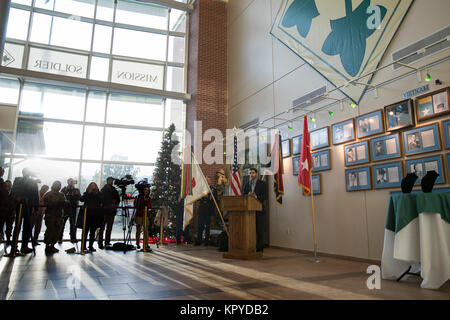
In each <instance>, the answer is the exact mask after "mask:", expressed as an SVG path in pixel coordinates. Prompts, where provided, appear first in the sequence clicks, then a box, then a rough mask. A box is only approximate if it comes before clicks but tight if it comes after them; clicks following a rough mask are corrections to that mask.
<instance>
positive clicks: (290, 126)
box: [288, 122, 293, 131]
mask: <svg viewBox="0 0 450 320" xmlns="http://www.w3.org/2000/svg"><path fill="white" fill-rule="evenodd" d="M288 129H289V131H292V129H293V127H292V122H291V124H289V125H288Z"/></svg>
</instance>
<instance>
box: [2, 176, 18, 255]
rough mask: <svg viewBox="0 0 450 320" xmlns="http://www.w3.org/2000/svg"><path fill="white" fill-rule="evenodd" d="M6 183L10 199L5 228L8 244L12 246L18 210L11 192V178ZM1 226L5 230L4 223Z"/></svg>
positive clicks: (7, 206) (7, 205)
mask: <svg viewBox="0 0 450 320" xmlns="http://www.w3.org/2000/svg"><path fill="white" fill-rule="evenodd" d="M5 184H6V188H7V191H8V200H7V201H8V202H7V204H6V218H5V222H6V230H5V233H6V245H7V246H10V245H11V235H12V230H13V224H14V218H15V216H16V214H15V213H16V211H15V206H14V199H13V197H12V194H11V189H12V183H11V181H10V180H6V181H5ZM0 228H1V230H3V223H2V224H1V225H0Z"/></svg>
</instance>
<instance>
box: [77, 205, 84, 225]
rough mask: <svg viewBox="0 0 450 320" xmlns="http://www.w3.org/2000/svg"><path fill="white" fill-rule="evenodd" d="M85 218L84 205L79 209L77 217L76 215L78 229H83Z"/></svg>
mask: <svg viewBox="0 0 450 320" xmlns="http://www.w3.org/2000/svg"><path fill="white" fill-rule="evenodd" d="M83 218H84V207H82V208H80V210H79V211H78V214H77V217H76V220H75V221H76V222H75V226H76V227H77V228H78V229H83Z"/></svg>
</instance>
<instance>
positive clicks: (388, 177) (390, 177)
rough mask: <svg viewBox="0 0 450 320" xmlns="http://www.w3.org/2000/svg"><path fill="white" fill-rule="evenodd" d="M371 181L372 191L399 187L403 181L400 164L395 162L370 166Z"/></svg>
mask: <svg viewBox="0 0 450 320" xmlns="http://www.w3.org/2000/svg"><path fill="white" fill-rule="evenodd" d="M372 179H373V187H374V189H383V188H397V187H400V186H401V183H402V179H403V167H402V162H401V161H396V162H390V163H383V164H379V165H375V166H372Z"/></svg>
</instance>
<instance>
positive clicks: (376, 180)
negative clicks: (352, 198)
mask: <svg viewBox="0 0 450 320" xmlns="http://www.w3.org/2000/svg"><path fill="white" fill-rule="evenodd" d="M444 161H445V162H446V163H447V164H446V165H447V172H448V171H449V170H450V153H447V154H446V155H445V159H444V156H443V155H440V154H438V155H434V156H429V157H424V158H418V159H408V160H405V161H395V162H389V163H383V164H379V165H372V166H365V167H358V168H350V169H346V170H345V184H346V190H347V191H362V190H371V189H372V188H374V189H382V188H398V187H400V186H401V181H402V179H403V178H404V177H405V176H406V174H408V173H411V172H414V173H416V174H417V176H418V177H419V178H418V179H417V180H416V182H415V185H420V183H421V179H422V178H423V177H424V176H425V174H426V173H427V171H432V170H434V171H436V172H437V173H438V174H439V177H438V178H437V179H436V182H435V183H436V184H439V183H445V176H446V173H445V166H444ZM447 175H449V173H447ZM449 179H450V176H449Z"/></svg>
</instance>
